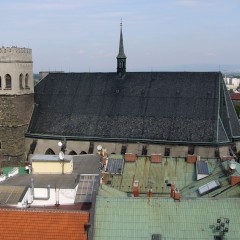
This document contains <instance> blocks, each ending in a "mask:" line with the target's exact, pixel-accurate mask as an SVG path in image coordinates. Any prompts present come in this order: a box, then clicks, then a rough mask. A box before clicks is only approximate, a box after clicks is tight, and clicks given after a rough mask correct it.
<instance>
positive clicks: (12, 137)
mask: <svg viewBox="0 0 240 240" xmlns="http://www.w3.org/2000/svg"><path fill="white" fill-rule="evenodd" d="M33 103H34V95H33V94H26V95H11V96H6V95H5V96H0V141H1V149H0V155H1V156H2V161H1V162H2V163H1V164H2V165H11V164H13V165H14V164H16V163H20V162H23V161H25V160H26V152H25V132H26V131H27V128H28V124H29V121H30V118H31V114H32V111H33Z"/></svg>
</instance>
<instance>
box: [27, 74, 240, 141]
mask: <svg viewBox="0 0 240 240" xmlns="http://www.w3.org/2000/svg"><path fill="white" fill-rule="evenodd" d="M35 103H36V106H35V109H34V113H33V116H32V120H31V123H30V126H29V129H28V133H27V134H26V135H27V136H34V135H35V136H41V137H50V138H54V137H56V136H65V137H67V138H69V139H78V140H104V141H130V142H131V141H132V142H136V141H137V142H139V141H140V142H148V143H150V142H152V143H159V142H164V143H194V144H196V143H197V144H203V145H204V144H208V145H209V144H213V145H215V144H221V143H226V142H229V141H231V140H232V138H237V137H239V136H240V126H239V123H238V119H237V116H236V114H235V111H234V108H233V105H232V102H231V100H230V97H229V94H228V92H227V90H226V88H225V85H224V82H223V79H222V75H221V73H218V72H128V73H126V75H125V77H124V78H118V77H117V74H116V73H50V74H49V75H48V76H47V77H46V78H44V79H43V80H42V81H41V82H39V83H38V84H37V85H36V87H35Z"/></svg>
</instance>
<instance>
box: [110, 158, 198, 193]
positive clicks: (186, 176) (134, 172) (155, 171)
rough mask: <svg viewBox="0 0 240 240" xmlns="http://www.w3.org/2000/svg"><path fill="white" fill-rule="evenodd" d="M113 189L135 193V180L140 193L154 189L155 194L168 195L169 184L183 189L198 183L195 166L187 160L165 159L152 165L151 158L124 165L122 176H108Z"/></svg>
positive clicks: (138, 159) (139, 159)
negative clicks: (195, 182)
mask: <svg viewBox="0 0 240 240" xmlns="http://www.w3.org/2000/svg"><path fill="white" fill-rule="evenodd" d="M107 180H109V181H108V183H109V184H110V185H111V187H113V188H115V189H118V190H120V191H123V192H132V191H133V182H134V180H138V181H139V190H140V193H146V192H147V191H148V190H149V188H152V190H153V193H158V194H167V196H169V193H170V187H169V185H168V183H169V184H170V183H171V182H175V184H176V187H177V188H178V189H181V188H183V187H185V186H187V185H189V184H191V183H192V182H194V181H196V170H195V164H192V163H187V162H186V161H185V158H173V157H167V158H165V157H164V158H163V159H162V161H161V163H152V162H151V161H150V157H138V158H137V160H136V162H126V161H125V163H124V170H123V174H122V175H112V176H108V179H107Z"/></svg>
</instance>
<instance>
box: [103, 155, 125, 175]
mask: <svg viewBox="0 0 240 240" xmlns="http://www.w3.org/2000/svg"><path fill="white" fill-rule="evenodd" d="M123 163H124V160H123V159H122V158H119V159H116V158H109V159H108V162H107V167H106V172H109V173H110V174H122V170H123Z"/></svg>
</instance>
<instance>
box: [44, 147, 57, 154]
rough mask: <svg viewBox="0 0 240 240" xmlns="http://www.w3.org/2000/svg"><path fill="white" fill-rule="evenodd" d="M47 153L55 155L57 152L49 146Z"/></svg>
mask: <svg viewBox="0 0 240 240" xmlns="http://www.w3.org/2000/svg"><path fill="white" fill-rule="evenodd" d="M45 154H46V155H55V152H54V151H53V150H52V149H51V148H49V149H48V150H47V151H46V152H45Z"/></svg>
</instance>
